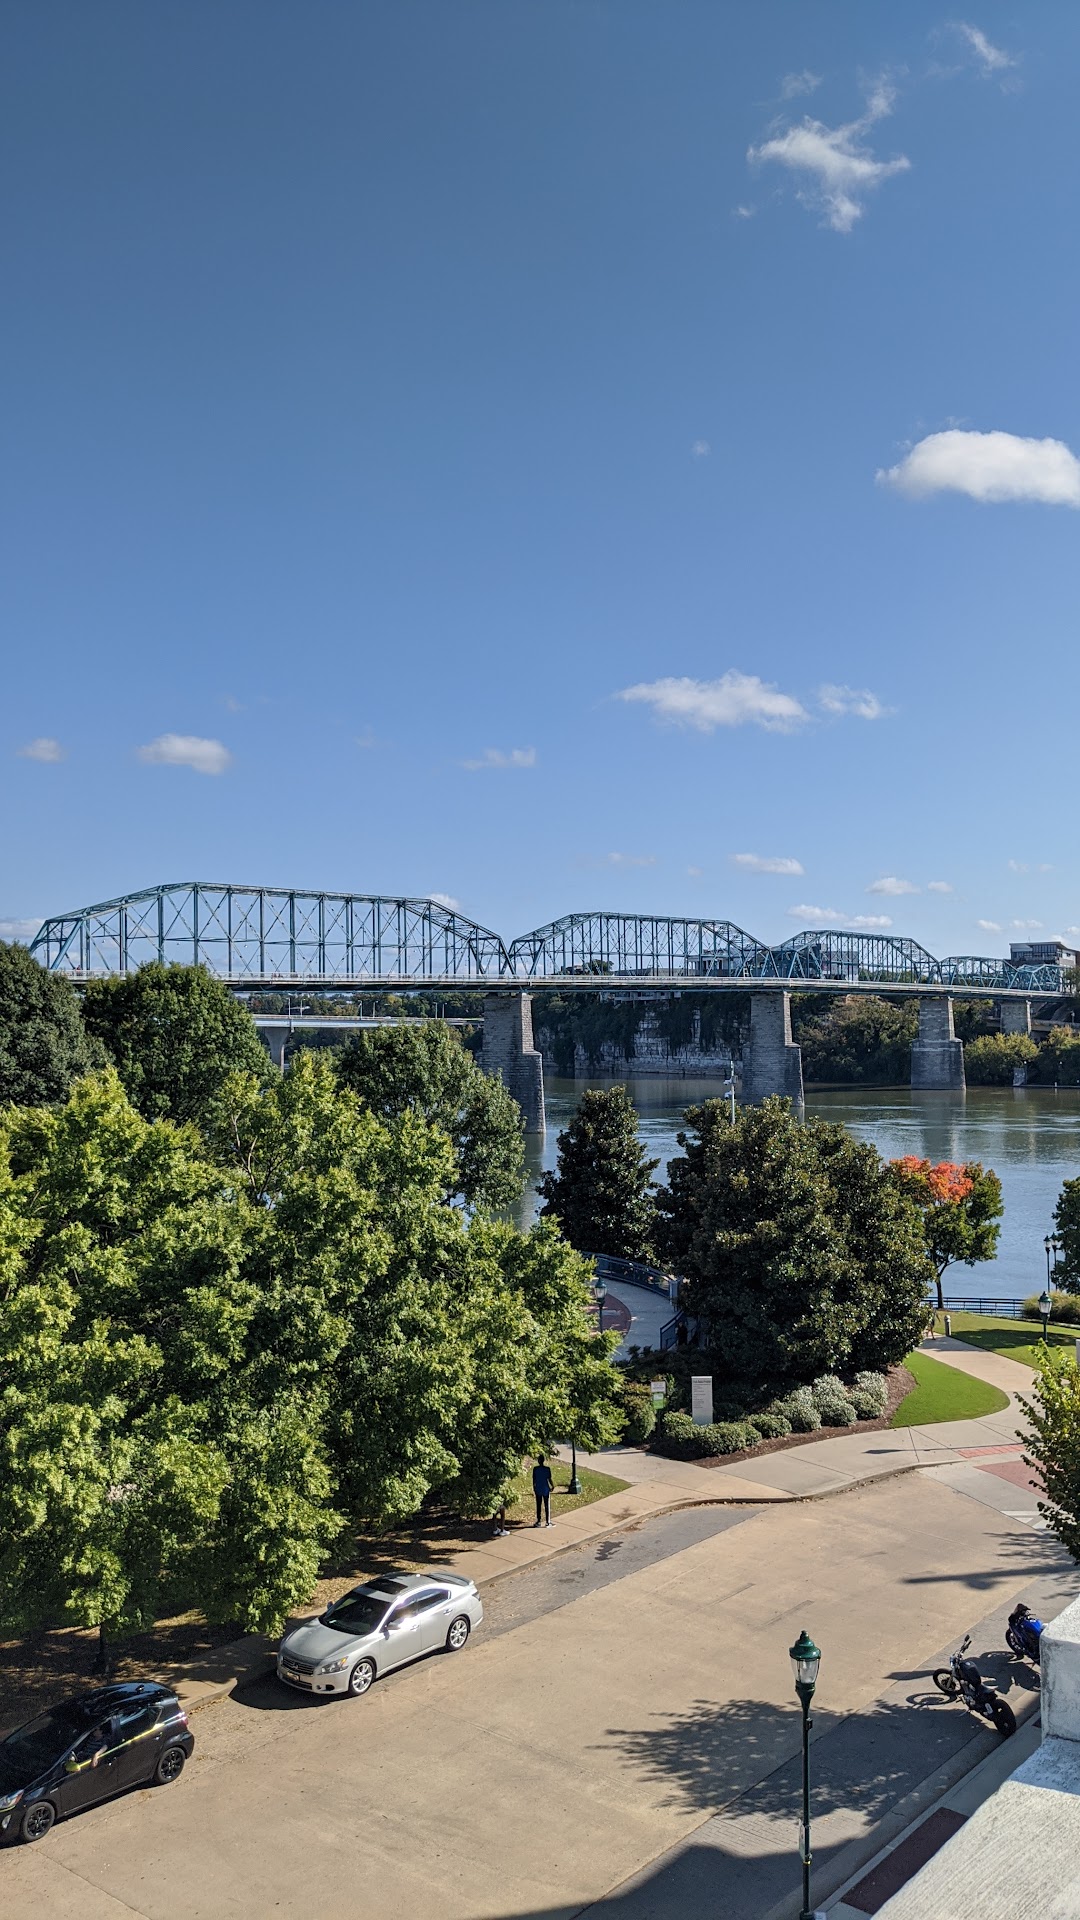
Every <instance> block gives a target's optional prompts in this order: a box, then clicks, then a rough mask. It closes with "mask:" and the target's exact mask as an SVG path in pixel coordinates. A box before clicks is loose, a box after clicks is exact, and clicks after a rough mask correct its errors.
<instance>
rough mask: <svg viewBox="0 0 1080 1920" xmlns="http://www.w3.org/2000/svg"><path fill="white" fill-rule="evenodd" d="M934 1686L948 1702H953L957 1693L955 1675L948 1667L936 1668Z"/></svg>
mask: <svg viewBox="0 0 1080 1920" xmlns="http://www.w3.org/2000/svg"><path fill="white" fill-rule="evenodd" d="M934 1685H935V1687H940V1689H941V1691H942V1693H943V1694H945V1695H946V1697H947V1698H948V1699H950V1700H955V1698H956V1696H957V1693H958V1692H959V1686H958V1684H957V1679H956V1675H955V1673H953V1672H952V1671H951V1669H950V1668H949V1667H939V1668H938V1670H937V1672H936V1673H935V1675H934Z"/></svg>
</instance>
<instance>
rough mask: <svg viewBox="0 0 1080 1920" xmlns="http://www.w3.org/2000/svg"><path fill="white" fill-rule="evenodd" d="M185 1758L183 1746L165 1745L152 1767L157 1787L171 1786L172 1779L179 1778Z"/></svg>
mask: <svg viewBox="0 0 1080 1920" xmlns="http://www.w3.org/2000/svg"><path fill="white" fill-rule="evenodd" d="M186 1759H187V1754H186V1753H185V1752H184V1749H183V1747H166V1749H165V1751H164V1753H163V1754H162V1756H161V1759H160V1760H159V1761H158V1763H157V1766H156V1767H155V1768H154V1782H155V1784H156V1785H157V1786H159V1787H171V1786H172V1783H173V1781H174V1780H179V1778H180V1775H181V1774H182V1773H183V1771H184V1761H185V1760H186Z"/></svg>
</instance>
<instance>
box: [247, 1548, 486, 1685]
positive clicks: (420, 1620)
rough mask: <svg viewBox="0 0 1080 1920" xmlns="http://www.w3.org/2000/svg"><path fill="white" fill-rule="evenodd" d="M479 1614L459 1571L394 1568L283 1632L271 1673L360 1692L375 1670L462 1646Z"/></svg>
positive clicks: (292, 1680)
mask: <svg viewBox="0 0 1080 1920" xmlns="http://www.w3.org/2000/svg"><path fill="white" fill-rule="evenodd" d="M483 1617H484V1609H483V1606H482V1605H481V1601H480V1595H479V1594H478V1593H477V1591H476V1587H475V1586H474V1584H473V1582H472V1581H471V1580H466V1579H464V1578H463V1576H462V1575H461V1574H459V1573H431V1574H427V1573H393V1574H387V1575H386V1576H385V1577H380V1578H378V1579H375V1580H368V1581H366V1582H365V1583H364V1585H363V1586H362V1587H353V1588H352V1589H351V1591H350V1592H349V1593H343V1594H342V1596H341V1599H340V1600H335V1601H334V1602H333V1604H332V1605H331V1606H329V1607H327V1609H326V1612H325V1613H321V1614H320V1615H319V1617H318V1619H317V1620H307V1621H305V1623H304V1625H303V1626H301V1627H294V1628H293V1630H292V1632H291V1633H287V1634H286V1635H285V1638H284V1640H283V1641H282V1642H281V1645H280V1647H279V1648H278V1657H277V1674H278V1679H279V1680H284V1682H285V1684H286V1685H287V1686H290V1687H301V1688H303V1690H304V1692H305V1693H348V1694H352V1695H353V1696H354V1697H355V1696H358V1695H360V1694H361V1693H366V1692H367V1690H368V1688H369V1687H370V1686H371V1684H372V1682H373V1681H374V1680H375V1679H376V1678H377V1676H378V1675H379V1674H382V1673H389V1672H390V1670H391V1668H393V1667H401V1666H404V1664H405V1662H406V1661H407V1660H417V1659H419V1658H420V1656H421V1655H422V1654H425V1653H435V1652H438V1651H439V1650H440V1649H442V1648H445V1650H446V1651H447V1652H448V1653H460V1651H461V1649H462V1647H463V1646H464V1645H465V1643H466V1641H467V1640H468V1638H469V1635H470V1633H471V1632H472V1630H473V1628H474V1627H478V1626H479V1625H480V1622H481V1620H482V1619H483Z"/></svg>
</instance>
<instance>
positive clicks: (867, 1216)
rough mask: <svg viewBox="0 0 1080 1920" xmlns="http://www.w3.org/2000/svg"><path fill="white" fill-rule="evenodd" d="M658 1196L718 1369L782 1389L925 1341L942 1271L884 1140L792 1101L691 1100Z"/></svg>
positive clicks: (668, 1243)
mask: <svg viewBox="0 0 1080 1920" xmlns="http://www.w3.org/2000/svg"><path fill="white" fill-rule="evenodd" d="M686 1119H687V1123H688V1124H687V1129H686V1131H685V1132H684V1133H680V1135H679V1144H680V1146H681V1147H682V1148H683V1153H682V1155H681V1156H680V1157H678V1158H676V1159H674V1160H672V1161H671V1162H670V1164H669V1167H668V1185H667V1187H666V1188H663V1189H661V1192H660V1196H659V1201H658V1207H659V1216H660V1243H661V1248H662V1250H663V1252H664V1253H665V1254H666V1255H667V1257H668V1258H669V1259H670V1260H671V1261H672V1263H673V1264H674V1265H676V1266H677V1267H678V1270H679V1272H680V1273H682V1274H685V1275H686V1276H687V1280H688V1283H689V1284H688V1288H687V1305H688V1306H689V1308H690V1311H691V1312H692V1313H694V1314H695V1315H696V1316H697V1317H698V1319H699V1322H700V1325H701V1331H702V1338H703V1341H704V1343H705V1345H706V1346H707V1347H708V1348H709V1349H710V1351H711V1353H712V1355H713V1357H714V1360H715V1364H716V1367H717V1370H718V1371H719V1372H720V1373H722V1374H725V1375H726V1376H727V1377H729V1378H731V1379H738V1380H744V1381H747V1382H753V1383H755V1384H762V1385H768V1386H770V1387H772V1388H774V1389H776V1390H783V1389H784V1388H786V1387H789V1386H795V1385H798V1384H800V1383H802V1382H804V1381H807V1380H812V1379H814V1378H815V1377H817V1376H818V1375H820V1374H823V1373H831V1372H838V1373H847V1372H856V1371H858V1370H860V1369H862V1368H886V1367H889V1366H892V1365H894V1364H895V1363H896V1362H897V1361H899V1360H902V1359H903V1357H904V1355H905V1353H907V1352H909V1351H910V1349H911V1347H912V1346H914V1345H915V1344H916V1342H917V1341H918V1338H919V1335H920V1332H921V1330H922V1326H923V1324H924V1322H925V1318H926V1293H927V1288H928V1286H929V1283H930V1281H931V1280H932V1278H933V1269H932V1267H931V1265H930V1261H929V1258H928V1255H927V1252H926V1246H925V1242H924V1240H923V1234H922V1222H921V1220H920V1216H919V1212H918V1209H917V1207H916V1206H915V1204H914V1202H913V1201H912V1200H911V1199H910V1198H909V1196H908V1195H907V1194H906V1193H904V1192H903V1191H902V1190H901V1189H900V1187H899V1186H898V1183H897V1182H896V1181H895V1180H894V1179H893V1178H892V1176H891V1174H890V1172H889V1169H888V1168H887V1167H886V1165H885V1163H884V1162H883V1161H882V1159H881V1157H880V1155H879V1154H878V1152H877V1149H876V1148H875V1147H873V1146H869V1145H864V1144H863V1143H861V1142H858V1141H855V1140H852V1139H851V1138H850V1136H849V1135H848V1134H847V1133H846V1132H845V1131H844V1129H843V1127H839V1126H832V1125H827V1124H826V1123H825V1122H823V1121H819V1120H811V1121H809V1122H807V1124H806V1125H801V1124H800V1123H799V1122H798V1121H797V1120H796V1118H795V1116H794V1115H793V1113H792V1112H791V1108H790V1104H789V1102H787V1101H786V1100H779V1099H772V1100H766V1101H763V1102H762V1104H761V1105H760V1106H757V1107H748V1108H745V1109H744V1110H743V1111H742V1112H741V1113H740V1114H739V1115H738V1116H737V1118H736V1120H735V1122H734V1124H732V1122H731V1119H730V1117H729V1115H728V1110H727V1107H726V1105H725V1104H724V1103H723V1102H722V1101H719V1100H709V1101H706V1102H705V1104H704V1105H703V1106H699V1107H691V1108H690V1109H689V1110H688V1112H687V1115H686Z"/></svg>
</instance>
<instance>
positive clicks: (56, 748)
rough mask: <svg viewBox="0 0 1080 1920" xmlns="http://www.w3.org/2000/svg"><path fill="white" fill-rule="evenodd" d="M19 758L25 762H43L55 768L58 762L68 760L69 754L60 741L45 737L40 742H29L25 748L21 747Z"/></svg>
mask: <svg viewBox="0 0 1080 1920" xmlns="http://www.w3.org/2000/svg"><path fill="white" fill-rule="evenodd" d="M19 757H20V759H23V760H42V761H44V762H45V763H46V764H47V765H49V766H54V765H55V764H56V762H57V761H58V760H66V758H67V753H66V750H65V749H64V748H63V747H62V746H61V745H60V742H59V740H50V739H49V738H48V736H47V735H43V736H42V737H41V738H40V739H38V740H28V741H27V743H26V745H25V747H20V748H19Z"/></svg>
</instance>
